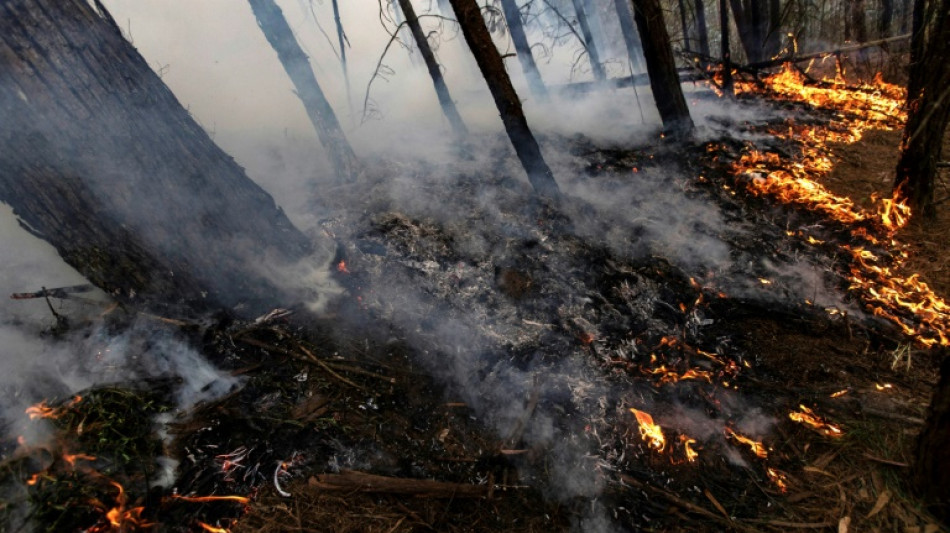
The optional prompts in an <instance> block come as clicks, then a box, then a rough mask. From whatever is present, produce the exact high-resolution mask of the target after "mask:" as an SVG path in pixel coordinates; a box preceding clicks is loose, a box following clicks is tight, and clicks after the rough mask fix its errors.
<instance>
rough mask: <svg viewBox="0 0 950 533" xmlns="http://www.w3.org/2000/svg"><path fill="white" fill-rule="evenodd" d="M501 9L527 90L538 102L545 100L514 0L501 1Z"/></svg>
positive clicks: (542, 84)
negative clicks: (526, 82) (526, 83)
mask: <svg viewBox="0 0 950 533" xmlns="http://www.w3.org/2000/svg"><path fill="white" fill-rule="evenodd" d="M501 7H502V9H503V10H504V12H505V21H506V22H507V23H508V33H509V34H511V41H512V42H513V43H514V45H515V52H516V53H517V54H518V61H520V62H521V69H522V70H523V71H524V77H525V78H526V79H527V80H528V88H529V89H530V90H531V92H532V93H533V94H534V96H535V97H536V98H538V99H539V100H547V98H548V90H547V87H545V86H544V80H542V79H541V72H539V71H538V65H537V64H536V63H535V62H534V54H532V53H531V45H530V44H529V43H528V36H527V34H525V31H524V24H523V23H522V21H521V10H520V9H518V4H517V2H516V0H501Z"/></svg>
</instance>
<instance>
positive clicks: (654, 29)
mask: <svg viewBox="0 0 950 533" xmlns="http://www.w3.org/2000/svg"><path fill="white" fill-rule="evenodd" d="M633 12H634V19H635V20H636V22H637V29H639V30H640V36H641V37H642V39H643V41H642V42H643V56H644V58H645V59H646V63H647V72H648V73H649V74H650V88H651V89H652V90H653V99H654V100H656V107H657V110H659V112H660V118H661V119H662V120H663V127H664V129H666V130H667V131H668V132H669V133H671V134H673V135H676V136H685V135H688V134H689V133H691V132H692V131H693V119H692V118H691V117H690V116H689V107H687V105H686V98H685V97H684V96H683V87H682V86H681V85H680V79H679V74H678V73H677V72H676V62H675V61H674V59H673V48H672V47H671V46H670V36H669V34H668V33H667V32H666V24H665V23H664V22H663V11H662V9H661V8H660V2H659V0H633Z"/></svg>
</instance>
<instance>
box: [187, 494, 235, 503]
mask: <svg viewBox="0 0 950 533" xmlns="http://www.w3.org/2000/svg"><path fill="white" fill-rule="evenodd" d="M171 497H172V499H173V500H182V501H185V502H192V503H208V502H238V503H243V504H247V503H250V502H251V499H250V498H246V497H244V496H179V495H177V494H173V495H172V496H171Z"/></svg>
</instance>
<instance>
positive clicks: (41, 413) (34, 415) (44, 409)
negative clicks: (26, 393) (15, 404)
mask: <svg viewBox="0 0 950 533" xmlns="http://www.w3.org/2000/svg"><path fill="white" fill-rule="evenodd" d="M81 401H82V396H73V399H72V400H70V401H68V402H66V403H64V404H63V405H61V406H59V407H50V406H49V404H47V403H46V400H43V401H41V402H39V403H37V404H36V405H31V406H30V407H27V408H26V414H27V415H29V417H30V420H37V419H40V418H54V419H55V418H59V417H61V416H63V414H64V413H65V412H66V411H67V410H68V409H69V408H71V407H73V406H74V405H76V404H77V403H79V402H81Z"/></svg>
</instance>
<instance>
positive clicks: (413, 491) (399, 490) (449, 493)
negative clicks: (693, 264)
mask: <svg viewBox="0 0 950 533" xmlns="http://www.w3.org/2000/svg"><path fill="white" fill-rule="evenodd" d="M307 484H308V485H310V486H311V487H314V488H318V489H321V490H332V491H346V492H373V493H384V494H402V495H406V496H412V497H415V498H489V497H491V495H492V493H493V490H492V486H491V484H488V485H471V484H467V483H449V482H445V481H433V480H430V479H408V478H398V477H387V476H377V475H375V474H367V473H366V472H359V471H356V470H343V471H341V472H340V473H339V474H320V475H318V476H314V477H311V478H310V480H309V481H308V482H307Z"/></svg>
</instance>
